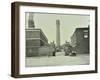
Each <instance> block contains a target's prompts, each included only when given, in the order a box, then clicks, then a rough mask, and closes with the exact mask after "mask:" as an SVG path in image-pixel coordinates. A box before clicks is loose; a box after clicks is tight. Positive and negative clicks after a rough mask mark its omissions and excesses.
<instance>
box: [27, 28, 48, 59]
mask: <svg viewBox="0 0 100 80" xmlns="http://www.w3.org/2000/svg"><path fill="white" fill-rule="evenodd" d="M47 45H48V39H47V37H46V36H45V35H44V33H43V32H42V30H41V29H35V28H34V29H26V56H27V57H33V56H39V55H41V54H40V53H39V48H40V47H43V46H47Z"/></svg>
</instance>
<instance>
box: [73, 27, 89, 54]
mask: <svg viewBox="0 0 100 80" xmlns="http://www.w3.org/2000/svg"><path fill="white" fill-rule="evenodd" d="M71 45H72V47H73V48H74V50H76V51H77V53H84V54H85V53H89V27H88V28H76V30H75V32H74V33H73V35H72V37H71Z"/></svg>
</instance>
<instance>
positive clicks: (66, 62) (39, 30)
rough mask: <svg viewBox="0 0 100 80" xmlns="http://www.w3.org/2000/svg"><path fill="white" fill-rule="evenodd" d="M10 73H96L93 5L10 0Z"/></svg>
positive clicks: (18, 74)
mask: <svg viewBox="0 0 100 80" xmlns="http://www.w3.org/2000/svg"><path fill="white" fill-rule="evenodd" d="M11 58H12V76H14V77H39V76H55V75H70V74H85V73H97V7H95V6H81V5H62V4H59V5H58V4H45V3H28V2H14V3H12V56H11Z"/></svg>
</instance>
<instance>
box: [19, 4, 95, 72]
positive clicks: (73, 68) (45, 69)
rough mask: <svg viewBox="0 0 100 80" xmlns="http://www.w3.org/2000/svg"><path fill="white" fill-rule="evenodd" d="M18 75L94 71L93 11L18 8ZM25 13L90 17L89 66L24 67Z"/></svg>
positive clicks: (31, 7) (32, 7)
mask: <svg viewBox="0 0 100 80" xmlns="http://www.w3.org/2000/svg"><path fill="white" fill-rule="evenodd" d="M19 10H20V11H19V12H20V13H19V15H20V16H19V19H20V24H19V30H20V36H19V37H20V43H19V44H20V45H19V47H20V48H19V49H20V50H19V60H20V61H19V65H20V66H19V69H20V70H19V74H40V73H55V72H74V71H89V70H95V10H87V9H86V10H85V9H71V8H66V9H65V8H54V7H53V8H52V7H37V6H20V7H19ZM25 12H45V13H47V12H48V13H62V14H63V13H65V14H76V13H78V14H86V15H90V65H73V66H56V67H55V66H54V67H30V68H29V67H27V68H26V67H25Z"/></svg>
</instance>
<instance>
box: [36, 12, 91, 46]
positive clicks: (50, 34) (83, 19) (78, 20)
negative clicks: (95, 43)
mask: <svg viewBox="0 0 100 80" xmlns="http://www.w3.org/2000/svg"><path fill="white" fill-rule="evenodd" d="M57 19H59V20H60V40H61V44H64V43H65V41H70V37H71V36H72V35H73V33H74V31H75V28H78V27H79V28H81V27H88V25H89V21H90V16H89V15H75V14H73V15H70V14H47V13H34V23H35V28H41V29H42V30H43V32H44V34H45V35H46V37H47V38H48V42H52V41H55V43H56V20H57Z"/></svg>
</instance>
